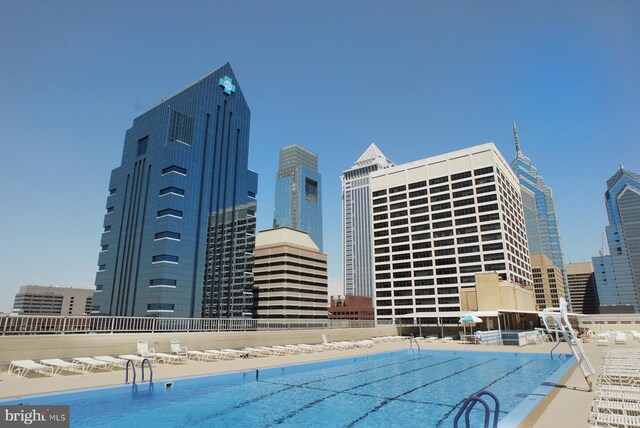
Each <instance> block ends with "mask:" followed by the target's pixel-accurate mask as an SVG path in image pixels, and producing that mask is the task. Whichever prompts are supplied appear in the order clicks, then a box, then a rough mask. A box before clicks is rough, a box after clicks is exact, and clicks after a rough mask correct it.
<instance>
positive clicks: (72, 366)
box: [40, 358, 84, 374]
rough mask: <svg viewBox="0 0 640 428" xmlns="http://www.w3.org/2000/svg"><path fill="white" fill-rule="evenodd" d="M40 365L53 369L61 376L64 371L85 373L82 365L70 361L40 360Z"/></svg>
mask: <svg viewBox="0 0 640 428" xmlns="http://www.w3.org/2000/svg"><path fill="white" fill-rule="evenodd" d="M40 363H42V364H45V365H47V366H51V367H53V371H54V373H55V374H60V373H62V372H63V371H64V370H66V371H69V372H75V373H84V369H83V367H82V364H78V363H70V362H68V361H64V360H61V359H60V358H50V359H47V360H40Z"/></svg>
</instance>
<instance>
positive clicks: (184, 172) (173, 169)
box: [162, 165, 187, 175]
mask: <svg viewBox="0 0 640 428" xmlns="http://www.w3.org/2000/svg"><path fill="white" fill-rule="evenodd" d="M172 172H175V173H176V174H180V175H187V170H186V169H185V168H182V167H181V166H178V165H171V166H168V167H166V168H164V169H163V170H162V175H166V174H170V173H172Z"/></svg>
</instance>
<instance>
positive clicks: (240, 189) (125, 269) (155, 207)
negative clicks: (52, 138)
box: [92, 63, 258, 317]
mask: <svg viewBox="0 0 640 428" xmlns="http://www.w3.org/2000/svg"><path fill="white" fill-rule="evenodd" d="M250 116H251V113H250V111H249V107H248V106H247V103H246V101H245V98H244V96H243V94H242V90H241V89H240V86H239V85H238V83H237V82H236V78H235V75H234V73H233V70H232V69H231V66H230V65H229V63H227V64H225V65H223V66H222V67H220V68H218V69H217V70H215V71H213V72H211V73H209V74H207V75H206V76H204V77H203V78H201V79H199V80H197V81H196V82H194V83H192V84H191V85H189V86H187V87H186V88H184V89H183V90H181V91H180V92H178V93H176V94H174V95H171V96H170V97H168V98H166V99H164V100H163V101H161V102H160V103H159V104H158V105H156V106H154V107H153V108H151V109H150V110H149V111H147V112H146V113H143V114H142V115H140V116H138V117H137V118H136V119H135V120H134V121H133V126H132V127H131V128H130V129H129V130H127V133H126V136H125V142H124V151H123V155H122V162H121V165H120V166H119V167H118V168H116V169H114V170H113V171H112V173H111V180H110V183H109V196H108V197H107V203H106V214H105V217H104V230H103V234H102V238H101V243H100V244H101V251H100V254H99V257H98V273H97V275H96V291H95V297H94V306H93V311H92V313H94V314H101V315H127V316H174V317H200V316H242V315H243V314H250V313H251V307H252V301H251V300H252V299H250V298H248V296H247V292H250V291H251V289H252V287H253V283H252V276H251V270H252V262H253V259H252V252H253V244H254V240H253V239H254V238H253V236H254V235H255V220H254V217H255V203H256V201H255V197H256V192H257V181H258V180H257V174H256V173H254V172H252V171H250V170H249V169H248V157H249V122H250ZM236 271H237V272H236Z"/></svg>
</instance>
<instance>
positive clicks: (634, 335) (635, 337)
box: [630, 330, 640, 342]
mask: <svg viewBox="0 0 640 428" xmlns="http://www.w3.org/2000/svg"><path fill="white" fill-rule="evenodd" d="M630 333H631V337H632V338H633V340H635V341H637V342H640V332H638V331H635V330H632V331H631V332H630Z"/></svg>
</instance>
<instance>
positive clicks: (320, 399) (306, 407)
mask: <svg viewBox="0 0 640 428" xmlns="http://www.w3.org/2000/svg"><path fill="white" fill-rule="evenodd" d="M460 359H462V357H457V358H452V359H451V360H446V361H441V362H438V363H435V364H430V365H428V366H424V367H421V368H419V369H414V370H410V371H407V372H403V373H400V374H396V375H394V376H389V377H387V378H384V379H377V380H375V381H372V382H366V383H363V384H360V385H356V386H353V387H350V388H348V389H344V390H342V391H336V392H335V393H333V394H331V395H328V396H326V397H323V398H318V399H317V400H314V401H312V402H311V403H307V404H306V405H304V406H302V407H300V408H298V409H297V410H294V411H291V412H289V413H288V414H287V415H285V416H283V417H281V418H280V419H277V420H276V421H275V423H273V424H271V425H264V426H265V427H270V426H273V425H280V424H282V423H284V422H285V421H286V420H287V419H291V418H292V417H294V416H296V415H297V414H298V413H300V412H302V411H303V410H306V409H310V408H311V407H313V406H315V405H316V404H318V403H321V402H322V401H325V400H327V399H329V398H333V397H336V396H338V395H340V394H345V393H349V392H348V391H351V390H353V389H356V388H362V387H363V386H369V385H372V384H374V383H378V382H381V381H383V380H389V379H393V378H396V377H398V376H403V375H406V374H409V373H415V372H416V371H420V370H424V369H427V368H430V367H434V366H437V365H440V364H446V363H450V362H452V361H457V360H460ZM490 361H493V360H490ZM490 361H487V362H483V363H481V364H486V363H488V362H490ZM481 364H480V365H481ZM473 367H475V366H473ZM462 371H464V370H462ZM462 371H461V372H462ZM446 377H449V376H446ZM446 377H445V378H446ZM445 378H442V379H445ZM439 380H441V379H439ZM263 382H264V381H263ZM435 382H438V380H435V381H433V382H429V383H435ZM270 383H271V382H270ZM277 385H282V384H279V383H277ZM427 385H428V384H427ZM292 386H295V385H292ZM423 386H426V385H423ZM421 387H422V386H420V387H418V388H421ZM418 388H415V389H418ZM401 395H404V394H401ZM393 399H394V398H390V399H389V398H388V399H385V400H384V401H383V403H384V402H388V401H391V400H393ZM369 413H370V412H369ZM349 426H350V425H349Z"/></svg>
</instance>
